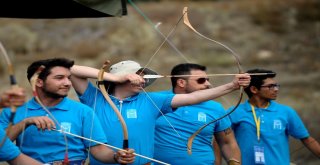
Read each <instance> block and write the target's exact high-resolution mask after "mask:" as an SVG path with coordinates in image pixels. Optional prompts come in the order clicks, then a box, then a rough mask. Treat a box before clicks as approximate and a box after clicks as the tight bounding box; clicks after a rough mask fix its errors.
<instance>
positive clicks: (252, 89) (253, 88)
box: [250, 86, 259, 94]
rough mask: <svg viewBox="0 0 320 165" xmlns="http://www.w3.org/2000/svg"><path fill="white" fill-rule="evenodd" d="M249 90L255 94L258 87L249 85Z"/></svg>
mask: <svg viewBox="0 0 320 165" xmlns="http://www.w3.org/2000/svg"><path fill="white" fill-rule="evenodd" d="M250 91H251V93H253V94H257V93H258V91H259V89H258V88H257V87H255V86H251V87H250Z"/></svg>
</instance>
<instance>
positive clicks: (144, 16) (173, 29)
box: [128, 0, 189, 142]
mask: <svg viewBox="0 0 320 165" xmlns="http://www.w3.org/2000/svg"><path fill="white" fill-rule="evenodd" d="M128 2H129V3H130V4H131V5H132V6H133V8H134V9H135V10H136V11H137V12H138V13H139V14H140V15H141V16H142V17H143V18H144V19H145V20H146V21H147V22H148V23H149V24H150V25H151V26H152V27H153V29H155V30H156V31H157V32H158V33H159V34H160V35H161V36H162V37H163V38H164V40H163V41H162V42H161V44H160V45H159V46H158V48H157V49H156V51H155V52H154V53H153V55H152V56H151V57H150V58H149V60H148V62H147V64H146V65H144V67H143V69H142V71H141V72H140V75H141V74H143V71H144V70H145V68H147V66H149V65H150V63H151V61H152V60H153V59H154V57H155V56H156V55H157V54H158V52H159V51H160V49H161V47H162V46H163V45H164V43H165V42H168V43H169V45H170V46H171V47H172V48H173V49H174V50H175V51H176V52H177V53H178V54H179V55H180V56H181V57H183V59H185V60H186V61H187V62H189V60H188V59H187V58H186V56H185V55H183V53H182V52H181V51H179V49H178V48H176V46H175V45H174V44H173V43H172V42H171V41H170V40H169V37H170V36H171V35H172V34H173V32H174V31H175V30H176V28H177V26H178V24H179V23H180V22H181V20H182V18H183V16H184V15H182V16H181V17H180V18H179V20H178V21H177V23H175V25H174V26H173V27H172V29H171V30H170V32H169V34H168V35H167V36H165V35H164V34H163V33H162V32H161V31H160V30H159V29H158V25H159V24H158V25H154V23H152V21H151V19H150V18H149V17H148V16H146V14H144V13H143V12H142V11H141V9H140V8H139V7H138V6H137V5H135V4H134V3H133V2H132V1H131V0H128ZM142 91H143V92H144V93H145V94H146V96H147V98H148V100H149V101H150V102H151V103H152V104H153V105H154V107H155V108H156V109H157V110H158V111H159V112H160V114H161V115H162V116H163V117H164V118H165V120H166V122H168V124H169V125H170V127H171V128H172V129H173V130H174V132H175V134H176V135H178V137H179V138H180V139H182V140H183V141H185V142H186V139H183V138H182V136H181V135H180V134H179V132H178V131H177V130H176V129H175V127H174V126H173V125H172V123H171V122H170V121H169V120H168V119H167V117H166V116H165V115H164V114H163V112H162V111H161V109H160V108H159V107H158V106H157V105H156V104H155V102H154V101H153V100H152V98H151V97H150V96H149V94H148V93H147V91H146V90H145V89H144V88H142Z"/></svg>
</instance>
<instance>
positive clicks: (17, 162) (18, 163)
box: [8, 154, 42, 165]
mask: <svg viewBox="0 0 320 165" xmlns="http://www.w3.org/2000/svg"><path fill="white" fill-rule="evenodd" d="M8 162H9V163H10V164H11V165H29V164H32V165H41V164H42V163H40V162H38V161H36V160H34V159H32V158H30V157H28V156H26V155H24V154H20V155H19V156H18V157H16V158H15V159H13V160H10V161H8Z"/></svg>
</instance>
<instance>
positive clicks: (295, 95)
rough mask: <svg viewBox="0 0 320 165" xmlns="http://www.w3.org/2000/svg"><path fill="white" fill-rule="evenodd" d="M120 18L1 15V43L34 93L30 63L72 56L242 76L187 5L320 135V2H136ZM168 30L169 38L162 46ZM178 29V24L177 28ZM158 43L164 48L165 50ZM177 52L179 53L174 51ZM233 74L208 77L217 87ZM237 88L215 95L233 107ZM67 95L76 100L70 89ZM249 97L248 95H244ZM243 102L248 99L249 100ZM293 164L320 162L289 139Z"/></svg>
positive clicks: (162, 84)
mask: <svg viewBox="0 0 320 165" xmlns="http://www.w3.org/2000/svg"><path fill="white" fill-rule="evenodd" d="M133 2H134V3H135V4H136V6H137V7H138V8H140V9H141V12H142V13H141V12H140V13H139V12H138V11H137V10H136V9H134V8H133V6H132V5H130V4H127V9H128V14H127V15H125V16H122V17H105V18H73V19H15V18H0V41H1V42H2V44H3V45H4V47H5V48H6V50H7V52H8V54H9V56H10V59H11V60H12V63H13V65H14V71H15V75H16V77H17V81H18V84H19V85H20V86H22V87H25V88H26V89H27V91H28V94H29V97H31V96H32V93H31V88H30V85H29V83H28V81H27V78H26V69H27V67H28V65H29V64H31V62H33V61H34V60H38V59H45V58H52V57H67V58H70V59H73V60H75V62H76V64H79V65H87V66H91V67H96V68H99V67H101V66H102V64H103V62H104V61H105V60H110V61H111V63H116V62H119V61H121V60H135V61H138V62H139V63H141V65H142V66H147V67H149V68H152V69H153V70H155V71H157V72H158V73H159V74H163V75H168V74H170V70H171V68H172V67H173V66H174V65H176V64H178V63H184V62H193V63H199V64H202V65H205V66H207V67H208V73H238V69H237V65H236V63H235V58H234V57H233V56H232V55H231V53H230V52H229V51H227V50H226V49H225V48H223V47H222V46H220V45H218V44H215V43H213V42H210V41H208V40H205V39H203V38H201V37H200V36H198V35H197V34H195V33H194V32H193V31H191V30H190V29H189V28H188V27H187V26H185V25H184V24H183V21H180V22H178V20H179V19H180V18H181V16H182V10H183V7H185V6H186V7H188V15H189V19H190V22H191V24H192V25H193V27H194V28H195V29H196V30H197V31H199V32H200V33H202V34H203V35H205V36H207V37H209V38H212V39H215V40H217V41H219V42H221V43H223V44H225V45H227V46H228V47H230V48H231V49H232V50H234V51H235V52H237V54H238V55H239V58H240V61H241V65H242V67H243V70H244V71H245V70H248V69H252V68H266V69H271V70H273V71H275V72H277V73H278V76H277V80H278V81H279V83H280V84H281V89H280V94H279V97H278V99H277V100H278V101H279V102H281V103H283V104H287V105H289V106H292V107H293V108H294V109H296V111H297V112H298V113H299V115H300V116H301V118H302V120H303V122H304V123H305V125H306V127H307V128H308V130H309V131H310V133H311V135H312V136H313V137H314V138H316V139H317V140H318V141H319V140H320V131H319V130H320V129H319V123H320V117H319V116H320V115H319V114H320V108H319V107H318V106H317V103H318V101H319V100H320V90H319V87H320V83H319V81H320V74H319V70H320V54H319V53H320V1H319V0H282V1H278V0H266V1H256V0H210V1H200V0H195V1H184V0H181V1H169V0H162V1H161V0H157V1H152V0H148V1H142V0H140V1H138V0H134V1H133ZM156 24H158V26H157V29H158V30H159V31H161V33H162V34H163V35H168V34H169V33H170V32H172V33H171V35H170V37H169V40H170V43H172V45H174V47H172V46H171V45H170V44H168V43H167V42H166V43H164V44H163V45H162V46H161V44H162V42H163V41H164V38H163V36H161V35H160V33H159V32H157V31H156V30H155V27H154V26H153V25H156ZM175 26H176V27H175ZM160 46H161V47H160ZM177 50H178V51H177ZM0 59H1V62H0V65H1V67H0V73H1V79H0V84H1V86H0V91H1V92H2V91H4V90H5V89H6V88H9V87H10V85H9V78H8V73H7V65H6V63H5V60H4V58H3V57H2V58H0ZM231 80H232V77H211V78H210V81H211V83H212V84H213V85H215V86H217V85H220V84H222V83H225V82H229V81H231ZM170 87H171V85H170V80H169V79H166V78H163V79H158V80H157V81H156V83H154V84H153V85H152V86H150V87H148V88H147V89H146V90H147V91H155V90H165V89H169V88H170ZM238 95H239V93H238V92H233V93H231V94H229V95H226V96H224V97H222V98H219V99H217V101H220V102H221V103H222V104H223V105H224V106H225V108H228V107H230V106H232V105H235V104H236V102H237V100H238ZM70 97H71V98H74V99H77V98H76V97H75V93H74V91H73V90H72V91H71V92H70ZM244 99H246V96H245V97H244ZM244 99H243V100H244ZM290 142H291V148H290V150H291V153H290V156H291V162H292V163H295V164H303V165H315V164H319V160H318V159H317V158H316V157H315V156H314V155H312V154H311V153H310V152H309V151H308V150H307V149H306V148H304V147H303V145H302V143H301V142H300V141H297V140H293V139H290Z"/></svg>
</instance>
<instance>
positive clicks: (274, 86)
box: [261, 84, 280, 90]
mask: <svg viewBox="0 0 320 165" xmlns="http://www.w3.org/2000/svg"><path fill="white" fill-rule="evenodd" d="M261 87H268V88H269V90H271V89H275V88H277V89H279V88H280V84H269V85H264V86H261Z"/></svg>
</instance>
